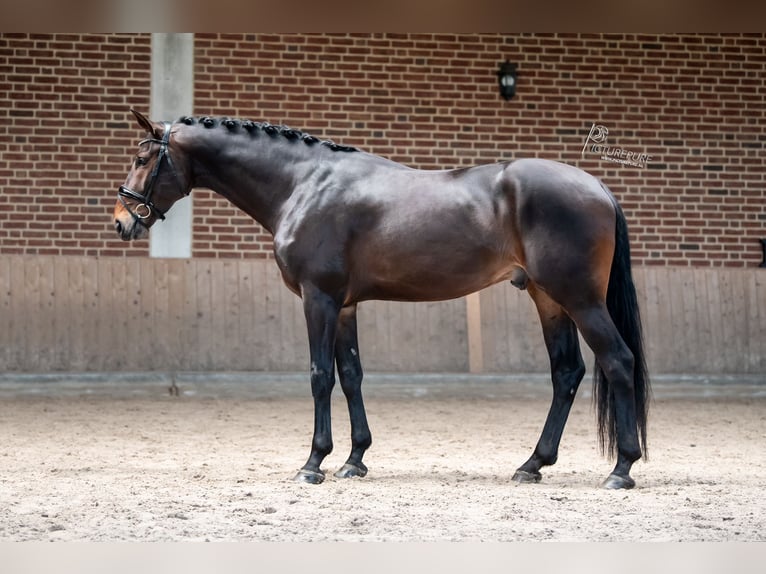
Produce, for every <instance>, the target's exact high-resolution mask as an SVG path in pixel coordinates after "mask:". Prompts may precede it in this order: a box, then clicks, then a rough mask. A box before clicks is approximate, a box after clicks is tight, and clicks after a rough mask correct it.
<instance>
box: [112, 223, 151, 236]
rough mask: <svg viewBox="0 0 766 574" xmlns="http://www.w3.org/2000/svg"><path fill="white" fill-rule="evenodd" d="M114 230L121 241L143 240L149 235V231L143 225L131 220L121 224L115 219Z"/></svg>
mask: <svg viewBox="0 0 766 574" xmlns="http://www.w3.org/2000/svg"><path fill="white" fill-rule="evenodd" d="M114 229H115V231H116V232H117V234H118V235H119V236H120V238H121V239H122V240H123V241H133V240H134V239H144V238H145V237H146V236H147V235H149V229H148V228H147V227H146V226H145V225H143V224H141V223H140V222H138V221H136V220H134V219H132V218H131V219H130V220H129V221H128V222H123V221H121V220H120V219H115V220H114Z"/></svg>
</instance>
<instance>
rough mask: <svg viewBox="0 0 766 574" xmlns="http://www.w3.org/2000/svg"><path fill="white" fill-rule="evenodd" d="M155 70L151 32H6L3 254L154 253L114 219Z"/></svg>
mask: <svg viewBox="0 0 766 574" xmlns="http://www.w3.org/2000/svg"><path fill="white" fill-rule="evenodd" d="M150 64H151V57H150V36H149V35H148V34H143V35H136V34H59V35H51V34H0V252H2V253H25V254H31V255H34V254H51V255H83V254H87V255H123V254H125V255H146V254H147V252H148V250H147V245H148V244H146V242H144V245H143V246H140V247H139V248H138V249H135V248H131V247H130V246H128V245H127V244H125V245H121V244H120V242H119V241H115V240H114V239H115V233H114V229H113V227H112V225H111V223H110V217H109V213H110V212H111V209H112V208H113V206H114V201H115V197H116V195H115V193H116V190H117V187H118V186H119V184H120V183H122V181H124V179H125V175H126V173H127V169H128V166H129V161H130V154H131V151H132V149H133V147H134V146H135V143H136V141H137V139H136V138H137V135H138V133H137V131H136V129H135V128H134V125H133V122H129V121H128V117H127V115H126V112H127V110H128V108H129V107H130V106H135V107H138V108H143V109H148V106H149V91H150V87H149V81H150V79H149V78H150Z"/></svg>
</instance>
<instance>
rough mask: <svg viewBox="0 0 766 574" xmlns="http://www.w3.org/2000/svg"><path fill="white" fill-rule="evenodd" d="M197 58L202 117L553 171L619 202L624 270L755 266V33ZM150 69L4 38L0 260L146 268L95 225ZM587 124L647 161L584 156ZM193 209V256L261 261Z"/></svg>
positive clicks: (220, 45) (208, 209) (301, 38)
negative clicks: (583, 179)
mask: <svg viewBox="0 0 766 574" xmlns="http://www.w3.org/2000/svg"><path fill="white" fill-rule="evenodd" d="M59 44H63V46H59ZM37 51H40V52H42V54H40V55H36V52H37ZM195 52H196V53H195V58H196V64H195V65H196V68H195V74H196V85H195V108H196V109H195V112H196V113H199V114H206V115H229V116H234V117H242V118H250V119H254V120H266V121H270V122H273V123H285V124H288V125H290V126H292V127H296V128H301V129H303V130H305V131H308V132H310V133H314V134H316V135H318V136H321V137H325V138H331V139H334V140H335V141H338V142H340V143H347V144H350V145H356V146H359V147H362V148H364V149H366V150H368V151H371V152H373V153H378V154H381V155H385V156H388V157H390V158H392V159H395V160H397V161H401V162H404V163H407V164H409V165H412V166H415V167H424V168H433V167H440V168H441V167H453V166H465V165H472V164H476V163H486V162H494V161H498V160H504V159H510V158H516V157H530V156H539V157H547V158H551V159H557V160H561V161H565V162H567V163H571V164H574V165H578V166H580V167H582V168H584V169H587V170H588V171H591V172H592V173H594V174H595V175H597V176H599V177H602V178H603V179H604V180H605V182H606V183H607V185H609V186H610V187H611V188H612V189H613V191H614V192H615V194H616V195H617V196H618V198H619V199H620V201H621V202H622V204H623V207H624V208H625V211H626V213H627V215H628V218H629V224H630V228H631V235H632V238H633V255H634V260H635V262H636V263H637V264H660V265H663V264H673V265H698V266H722V265H725V266H745V265H746V266H755V265H757V264H758V263H759V262H760V260H761V249H760V245H759V243H758V239H759V238H760V237H766V179H765V178H766V169H764V145H765V144H766V129H764V128H766V115H765V112H764V110H765V109H766V105H765V104H764V102H765V101H766V36H764V35H763V34H757V35H742V34H733V35H719V34H712V35H659V36H658V35H635V34H615V35H611V34H610V35H601V34H590V35H585V34H556V35H547V34H546V35H534V34H524V35H517V34H509V35H503V34H485V35H455V34H418V35H410V34H373V35H369V34H352V35H347V34H340V35H334V34H329V35H328V34H312V35H287V34H250V35H245V34H236V35H217V34H212V35H211V34H199V35H197V36H196V40H195ZM36 58H38V59H40V60H42V61H41V62H40V63H35V59H36ZM506 58H508V59H510V60H511V61H512V62H515V63H516V64H517V66H518V69H519V84H518V92H517V95H516V97H515V98H514V99H513V100H511V101H510V102H505V101H503V100H502V99H501V98H500V97H499V95H498V93H497V87H496V79H495V76H494V73H495V70H496V69H497V66H498V64H499V63H500V62H501V61H502V60H504V59H506ZM45 60H48V62H47V63H46V62H45ZM148 60H149V38H148V36H147V35H125V36H121V35H105V36H100V35H87V36H41V37H27V36H12V35H0V124H2V125H0V152H1V154H2V155H1V156H0V189H1V190H2V193H0V251H4V252H8V251H15V252H25V253H40V252H56V253H62V254H65V253H74V252H80V253H82V252H86V253H93V254H122V253H129V254H132V255H136V254H141V255H143V254H146V243H145V242H144V244H142V245H141V246H138V247H136V246H133V247H130V248H128V250H126V248H125V246H124V245H123V244H121V243H120V242H119V241H117V240H116V238H114V237H112V232H111V230H110V229H109V217H108V214H109V211H110V209H111V206H112V205H113V203H114V190H115V189H116V187H117V185H119V183H120V182H122V180H123V179H124V177H125V173H126V170H127V162H128V158H129V156H130V154H131V153H132V149H133V145H134V144H135V141H136V139H137V137H138V136H139V135H140V134H139V133H138V132H137V130H135V129H133V127H132V125H131V126H128V125H127V124H126V121H127V116H126V113H125V112H126V110H127V107H128V106H129V105H133V106H135V107H138V108H143V109H147V108H148V94H149V85H148V78H149V61H148ZM121 78H124V80H121ZM74 79H77V80H78V81H79V82H80V83H79V84H76V85H74V86H72V85H71V84H69V83H67V82H69V81H72V80H74ZM120 82H122V83H120ZM64 87H66V88H67V89H68V90H74V91H69V92H67V91H62V90H61V89H60V88H64ZM63 98H68V99H63ZM63 104H67V107H64V108H62V109H60V108H61V106H62V105H63ZM163 119H172V118H163ZM594 122H596V123H600V124H603V125H605V126H607V127H608V128H609V144H610V145H612V146H618V147H621V148H625V149H628V150H631V151H636V152H644V153H648V154H651V155H652V156H653V160H654V161H653V162H651V163H650V164H649V167H648V168H645V169H639V168H631V167H625V166H620V165H617V164H613V163H609V162H606V161H603V160H601V159H599V158H598V157H597V156H593V155H591V156H588V157H587V158H586V159H582V158H581V157H580V152H581V149H582V146H583V143H584V140H585V137H586V135H587V133H588V131H589V129H590V127H591V124H592V123H594ZM110 124H111V125H113V126H114V128H110V127H109V125H110ZM126 128H127V129H126ZM24 138H27V139H26V140H25V139H24ZM30 138H31V139H33V140H34V141H31V139H30ZM62 144H63V145H62ZM100 154H103V158H102V157H101V156H100ZM83 157H84V158H86V161H85V165H86V166H87V167H88V168H89V169H88V170H87V171H83V170H82V169H81V168H82V161H83ZM59 173H63V174H65V177H64V178H63V179H62V181H66V184H62V183H59V179H58V178H57V174H59ZM55 185H58V187H56V191H55V195H54V193H52V191H51V188H52V187H53V186H55ZM194 195H195V204H194V205H195V219H194V245H193V252H194V255H195V256H198V257H268V256H270V238H269V237H268V236H266V234H265V233H264V232H263V231H262V230H261V229H260V227H259V226H258V225H256V224H255V223H253V222H252V221H251V220H250V219H249V218H247V217H246V216H244V215H242V214H241V213H240V212H238V211H237V210H236V209H235V208H233V207H231V206H230V205H228V204H227V203H226V202H225V201H224V200H222V199H221V198H219V197H217V196H215V195H214V194H212V193H211V192H209V191H205V190H196V191H195V192H194ZM46 202H52V203H46ZM41 216H43V217H41ZM6 223H8V224H9V225H8V226H6ZM80 223H82V226H80ZM33 224H34V225H33Z"/></svg>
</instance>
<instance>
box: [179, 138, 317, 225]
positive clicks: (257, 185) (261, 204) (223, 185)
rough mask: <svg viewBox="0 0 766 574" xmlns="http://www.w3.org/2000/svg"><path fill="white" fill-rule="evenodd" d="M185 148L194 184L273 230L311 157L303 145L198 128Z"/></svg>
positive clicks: (311, 161) (306, 171)
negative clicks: (209, 190) (228, 202)
mask: <svg viewBox="0 0 766 574" xmlns="http://www.w3.org/2000/svg"><path fill="white" fill-rule="evenodd" d="M187 147H188V149H187V153H188V154H189V155H190V157H191V164H192V168H191V171H192V185H193V187H206V188H209V189H211V190H213V191H215V192H216V193H218V194H219V195H221V196H222V197H224V198H226V199H228V200H229V201H230V202H231V203H232V204H234V205H235V206H236V207H238V208H240V209H241V210H242V211H244V212H245V213H247V214H248V215H249V216H250V217H252V218H253V219H255V220H256V221H257V222H258V223H260V224H261V225H262V226H263V227H264V228H265V229H266V230H268V231H269V232H270V233H272V234H273V233H274V228H275V225H276V222H277V220H278V218H279V215H280V210H281V207H282V205H283V204H284V203H285V201H287V199H288V198H289V197H290V195H291V194H292V192H293V190H294V189H295V186H296V182H299V181H301V180H303V179H304V175H303V174H305V173H308V171H309V170H310V167H309V165H310V164H311V163H313V162H314V161H316V160H315V158H312V157H311V156H310V154H308V153H307V151H308V150H306V149H304V148H303V146H302V144H300V143H295V142H289V141H287V140H281V139H279V138H272V137H270V136H268V135H265V134H259V135H257V136H254V137H251V136H249V135H247V134H228V133H225V132H221V131H220V130H216V131H213V130H210V131H208V130H204V129H201V130H200V129H198V130H197V133H195V137H194V139H193V140H190V143H189V144H188V146H187Z"/></svg>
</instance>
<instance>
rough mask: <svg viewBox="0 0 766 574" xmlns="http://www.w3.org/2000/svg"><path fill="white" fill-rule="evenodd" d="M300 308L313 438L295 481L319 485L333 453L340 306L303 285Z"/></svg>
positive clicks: (312, 288) (317, 291) (319, 291)
mask: <svg viewBox="0 0 766 574" xmlns="http://www.w3.org/2000/svg"><path fill="white" fill-rule="evenodd" d="M302 296H303V309H304V313H305V315H306V325H307V327H308V335H309V354H310V357H311V394H312V395H313V397H314V437H313V439H312V441H311V454H310V455H309V459H308V461H307V462H306V464H305V465H303V468H301V470H299V471H298V474H296V475H295V480H296V481H297V482H307V483H309V484H320V483H322V482H323V481H324V478H325V475H324V472H323V471H322V470H321V468H320V465H321V464H322V461H323V460H324V459H325V457H326V456H327V455H328V454H330V452H332V446H333V445H332V424H331V414H330V398H331V395H332V389H333V387H334V386H335V367H334V365H333V356H334V347H335V334H336V330H337V324H338V313H339V311H340V306H339V305H338V304H337V303H336V302H335V301H334V300H333V298H332V297H331V296H329V295H328V294H326V293H324V292H322V291H321V290H319V289H318V288H316V287H314V286H313V285H307V286H303V288H302Z"/></svg>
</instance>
